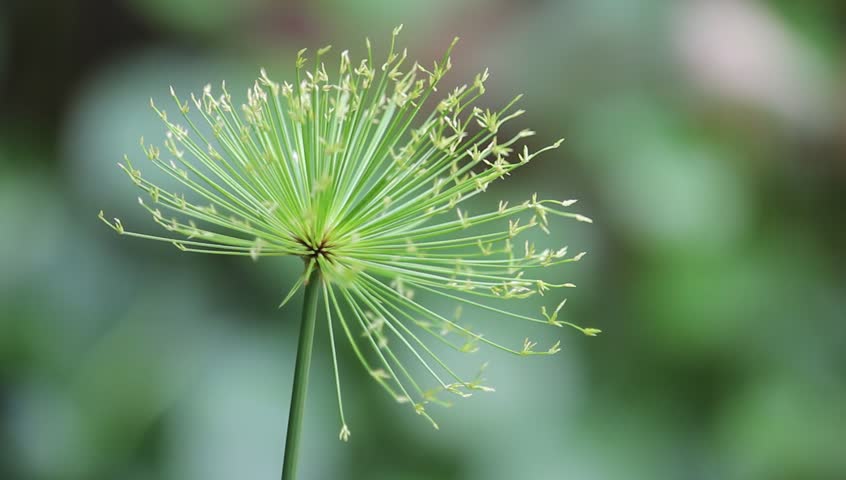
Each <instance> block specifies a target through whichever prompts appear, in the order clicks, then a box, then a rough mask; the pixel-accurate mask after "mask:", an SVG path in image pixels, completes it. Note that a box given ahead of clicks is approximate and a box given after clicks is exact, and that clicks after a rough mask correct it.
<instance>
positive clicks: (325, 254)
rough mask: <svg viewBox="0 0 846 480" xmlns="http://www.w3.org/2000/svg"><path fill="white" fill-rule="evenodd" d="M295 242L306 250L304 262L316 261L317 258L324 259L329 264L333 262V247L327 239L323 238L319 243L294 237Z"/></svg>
mask: <svg viewBox="0 0 846 480" xmlns="http://www.w3.org/2000/svg"><path fill="white" fill-rule="evenodd" d="M295 241H296V242H297V243H299V244H300V245H302V246H303V247H305V249H306V254H305V255H303V259H304V260H317V259H318V258H322V259H326V260H328V261H330V262H331V261H333V260H334V256H335V255H334V253H333V247H334V245H333V244H332V242H331V240H330V239H329V238H328V237H325V236H324V237H322V238H321V239H320V240H319V241H315V240H307V239H302V238H299V237H296V238H295Z"/></svg>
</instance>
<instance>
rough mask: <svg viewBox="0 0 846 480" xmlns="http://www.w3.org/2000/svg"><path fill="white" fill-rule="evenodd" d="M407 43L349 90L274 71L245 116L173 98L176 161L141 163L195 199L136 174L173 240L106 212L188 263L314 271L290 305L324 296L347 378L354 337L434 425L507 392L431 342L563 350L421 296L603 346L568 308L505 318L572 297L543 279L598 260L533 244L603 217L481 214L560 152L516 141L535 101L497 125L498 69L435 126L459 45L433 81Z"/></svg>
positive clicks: (548, 208) (547, 203)
mask: <svg viewBox="0 0 846 480" xmlns="http://www.w3.org/2000/svg"><path fill="white" fill-rule="evenodd" d="M399 30H400V28H397V29H395V30H394V34H393V37H392V41H391V48H390V51H389V54H388V57H387V59H386V60H385V61H384V62H382V63H374V60H373V55H372V51H371V48H370V42H369V41H368V42H367V52H368V55H367V58H366V59H364V60H361V61H360V62H358V63H353V61H352V60H351V59H350V56H349V54H348V52H347V51H343V52H341V54H340V66H339V67H338V71H337V75H336V76H335V81H334V82H333V81H332V80H330V75H329V73H328V72H327V69H326V65H325V63H324V59H325V58H326V57H327V55H328V53H329V50H330V49H329V47H326V48H323V49H320V50H318V51H317V53H316V56H315V59H314V61H313V64H312V66H310V67H308V60H307V59H306V57H305V55H304V53H305V51H304V50H303V51H300V52H299V54H298V55H297V60H296V65H297V78H296V81H295V82H294V83H287V82H283V83H277V82H275V81H273V80H271V79H270V78H268V76H267V74H266V73H265V72H264V70H262V71H261V75H260V77H259V79H258V80H257V81H256V82H255V84H254V85H253V87H252V88H250V89H249V90H248V91H247V102H246V103H245V104H243V105H241V106H240V107H237V106H236V105H235V104H233V102H232V99H231V97H230V94H229V93H228V92H227V90H226V88H225V84H224V86H223V88H222V92H221V93H217V94H215V93H213V91H212V88H211V86H206V87H205V88H204V89H203V91H202V93H200V94H199V95H194V94H192V95H191V96H190V100H183V99H181V98H179V97H178V96H177V94H176V92H174V91H173V89H171V95H172V97H173V100H174V102H175V106H176V111H177V115H169V114H168V113H167V112H166V111H165V110H164V109H160V108H159V107H157V106H156V105H155V104H152V101H151V104H152V107H153V109H154V110H155V112H156V113H157V114H158V115H159V116H160V117H161V119H162V121H163V122H164V124H165V126H166V127H167V133H166V139H165V141H164V143H163V148H160V147H158V146H154V145H148V144H146V143H144V141H143V139H142V142H141V145H142V149H143V151H144V153H145V155H146V157H147V158H148V160H149V163H150V164H151V165H153V166H155V167H156V168H158V169H160V170H162V171H163V172H164V173H166V174H167V175H168V176H170V177H171V178H172V179H173V181H174V182H175V183H176V184H177V185H178V186H179V189H178V190H174V191H171V190H166V189H165V188H163V187H160V186H158V185H156V184H153V183H152V182H150V181H149V180H147V178H146V177H145V176H144V175H142V172H141V167H139V166H138V165H137V164H133V163H131V162H130V160H129V158H128V157H127V158H125V162H124V163H121V164H119V165H120V168H122V169H123V170H124V171H125V172H126V173H127V175H128V176H129V178H130V179H131V180H132V181H133V182H134V183H135V184H136V185H137V186H138V187H139V188H140V189H141V190H143V191H144V192H146V194H145V195H144V196H142V197H139V199H138V201H139V203H140V204H141V206H142V207H143V208H145V209H147V210H148V211H149V212H150V214H151V215H152V218H153V220H155V222H156V223H158V224H159V225H161V226H162V227H163V228H164V229H165V230H167V231H169V232H171V233H172V234H173V237H164V236H153V235H147V234H141V233H134V232H130V231H128V230H126V229H125V227H124V225H123V224H122V223H121V221H120V220H118V219H114V220H113V221H109V220H107V219H106V218H105V216H104V214H103V212H100V218H101V219H102V220H103V221H104V222H105V223H107V224H108V225H109V226H110V227H112V228H113V229H114V230H116V231H117V232H118V233H120V234H122V235H129V236H135V237H140V238H146V239H151V240H159V241H166V242H170V243H172V244H173V245H175V246H176V247H177V248H179V249H180V250H182V251H187V252H203V253H211V254H221V255H241V256H248V257H251V258H253V259H258V258H259V257H264V256H279V255H293V256H298V257H300V258H302V259H303V260H304V261H305V264H306V269H305V273H304V274H303V276H302V277H300V279H299V280H298V281H297V283H296V284H295V286H294V288H293V289H292V290H291V291H290V292H289V293H288V295H287V296H286V297H285V299H284V300H283V304H284V303H285V302H287V301H288V300H289V299H290V298H292V296H293V295H294V294H295V293H296V292H297V290H298V289H299V288H301V287H302V286H303V285H304V284H305V283H306V282H308V281H309V280H310V279H312V281H314V280H313V279H317V280H316V281H319V282H321V290H322V299H323V300H322V307H323V308H324V312H323V313H324V316H325V319H326V321H327V323H328V332H329V338H330V342H331V346H332V353H333V360H334V364H335V378H336V381H338V362H337V357H336V356H335V342H336V339H337V338H345V339H346V340H347V341H348V342H349V344H350V345H351V347H352V350H353V351H354V353H355V355H356V357H357V358H358V360H359V361H360V362H361V364H362V365H363V366H364V368H365V369H367V371H368V372H369V373H370V375H371V376H372V378H373V379H374V380H375V381H376V382H378V384H379V385H381V386H382V388H384V390H385V391H387V392H388V393H389V394H390V395H391V396H392V397H393V398H395V399H396V400H397V401H399V402H401V403H408V404H409V405H410V406H411V407H412V408H413V409H414V410H415V411H416V412H417V413H418V414H421V415H424V416H426V418H429V419H430V420H431V418H430V417H429V416H428V414H427V412H426V409H425V407H426V405H427V404H429V403H433V402H438V403H444V401H443V400H441V399H440V397H439V394H441V393H446V394H449V395H455V396H459V397H466V396H469V395H470V394H471V393H472V392H474V391H491V390H492V388H490V387H488V386H485V385H484V384H483V379H482V378H481V376H479V377H477V378H471V379H467V378H463V377H461V376H460V375H458V374H456V373H455V372H454V371H453V370H452V369H451V368H450V367H449V366H448V365H447V364H446V363H445V362H444V361H442V360H441V358H440V357H439V356H438V355H437V353H436V352H435V350H434V349H433V347H431V346H429V344H428V343H427V342H426V341H425V340H427V339H430V338H434V339H436V340H437V341H439V342H440V343H442V344H444V345H446V346H448V347H451V348H453V349H455V350H457V351H461V352H473V351H476V350H478V348H479V347H480V346H489V347H494V348H497V349H500V350H503V351H505V352H508V353H511V354H514V355H519V356H528V355H550V354H553V353H555V352H557V351H559V350H560V348H559V345H560V343H556V344H554V345H552V346H550V347H548V348H538V346H537V344H536V343H535V342H533V341H531V340H530V339H528V338H527V339H525V340H524V341H522V344H519V343H517V342H515V344H512V345H511V346H509V345H508V343H507V342H499V341H495V340H492V339H490V338H488V337H486V336H484V335H482V334H481V333H480V332H478V331H476V330H475V329H473V328H471V327H470V326H468V325H467V324H465V323H464V322H462V321H461V320H460V319H459V318H458V317H459V315H458V313H459V312H457V313H456V315H445V314H442V313H439V312H437V311H436V309H434V308H431V307H429V306H427V305H426V302H425V301H421V300H420V299H419V297H415V292H421V293H425V294H427V295H440V296H443V297H446V298H448V299H449V300H450V301H454V302H456V304H457V305H458V306H459V307H461V306H463V305H467V306H470V307H474V308H478V309H483V310H486V311H488V312H491V313H493V314H495V315H499V316H502V317H510V318H513V319H517V320H520V321H525V322H534V323H540V324H548V325H552V326H558V327H561V326H564V325H567V326H571V327H574V328H576V329H578V330H580V331H581V332H582V333H584V334H585V335H589V336H593V335H596V334H597V333H598V332H599V330H597V329H593V328H582V327H579V326H577V325H574V324H572V323H569V322H565V321H562V320H559V319H558V315H559V312H560V310H561V308H562V307H563V306H564V302H561V303H560V304H559V305H558V306H557V307H556V308H555V309H554V310H553V311H552V313H549V312H548V311H547V309H546V307H544V308H543V309H542V311H541V312H539V315H537V316H531V315H524V314H521V313H514V312H513V311H512V310H511V309H510V308H509V306H507V305H504V304H506V303H508V302H511V301H517V300H519V299H525V298H528V297H531V296H534V295H546V294H548V293H549V291H550V290H552V289H557V288H566V287H573V286H574V285H573V284H571V283H567V282H564V283H550V282H548V281H545V280H542V279H540V278H539V275H538V274H539V272H540V270H542V269H544V268H546V267H550V266H554V265H560V264H563V263H567V262H575V261H578V260H579V259H581V257H582V256H583V255H584V254H583V253H580V254H578V255H574V256H570V255H569V254H568V252H567V248H566V247H564V248H551V249H549V248H545V249H540V248H537V247H535V245H534V244H533V243H531V242H529V241H528V240H525V241H521V240H522V239H518V237H519V236H520V235H521V234H522V233H523V232H525V231H527V230H531V229H539V230H542V231H544V232H546V233H549V229H548V225H549V221H550V219H551V218H552V217H565V218H571V219H575V220H578V221H582V222H590V219H589V218H587V217H584V216H582V215H579V214H576V213H571V212H569V211H567V210H565V209H566V208H568V207H570V206H572V205H573V203H574V201H573V200H565V201H558V200H542V199H539V198H538V197H537V195H533V196H531V198H529V199H528V200H527V201H524V202H522V203H518V204H514V205H510V204H509V203H508V202H500V203H499V205H498V206H497V208H495V209H492V210H491V211H488V212H483V213H471V212H470V211H469V210H468V209H467V208H466V207H465V205H466V203H465V202H466V201H467V200H468V199H470V198H472V197H474V196H476V195H478V194H480V193H483V192H485V190H486V189H487V187H488V185H489V184H491V183H492V182H494V181H496V180H499V179H502V178H504V177H507V176H508V175H510V174H511V172H512V171H513V170H514V169H516V168H519V167H520V166H522V165H526V164H527V163H529V162H530V161H532V159H534V158H535V157H536V156H538V155H539V154H541V153H543V152H546V151H548V150H551V149H554V148H557V147H558V146H559V145H560V143H561V142H560V141H559V142H556V143H555V144H553V145H551V146H548V147H546V148H542V149H540V150H538V151H534V152H531V151H529V149H528V147H526V146H521V147H518V143H519V142H520V141H521V140H522V139H524V138H526V137H529V136H531V135H533V134H534V132H532V131H531V130H522V131H520V132H519V133H517V134H516V135H514V136H510V137H505V138H503V137H501V136H499V134H500V133H501V132H502V131H503V129H502V126H503V124H505V123H506V122H508V121H510V120H513V119H514V118H516V117H518V116H520V115H521V114H522V113H523V111H522V110H515V109H514V105H515V103H516V102H517V100H518V99H519V97H517V98H515V99H514V100H513V101H511V102H510V103H508V104H507V105H505V106H504V107H502V108H500V109H495V110H490V109H481V108H478V107H475V106H473V105H474V103H475V102H476V100H478V98H479V97H480V96H482V94H484V92H485V81H486V80H487V78H488V72H487V70H486V71H484V72H482V73H480V74H479V75H477V76H476V77H475V79H474V81H473V82H472V84H469V85H463V86H461V87H458V88H456V89H454V90H453V91H451V92H449V93H447V94H446V95H445V97H443V98H442V99H441V100H440V101H439V102H437V103H435V104H434V105H435V107H434V108H430V109H429V110H431V111H430V112H428V113H424V111H426V110H427V109H426V107H424V106H426V105H429V103H428V102H429V101H430V100H431V97H432V96H433V94H435V93H437V92H438V86H439V84H440V83H441V80H442V78H443V77H444V75H445V74H446V73H447V72H448V71H449V70H450V68H451V62H450V51H451V50H452V46H454V45H455V42H453V43H452V45H451V46H450V48H449V49H448V50H447V52H446V53H445V54H444V56H443V57H442V58H441V59H440V61H437V62H435V63H434V65H432V66H431V67H428V68H427V67H425V66H423V65H421V64H418V63H413V64H410V65H408V61H407V53H406V51H405V50H402V51H399V50H398V49H397V47H396V44H395V40H396V37H397V35H398V33H399ZM456 40H457V39H456ZM177 117H179V118H177ZM515 152H516V154H515ZM459 310H460V309H459ZM339 327H340V328H339ZM518 342H519V341H518ZM401 356H407V357H410V358H411V359H413V361H414V362H416V363H417V364H419V366H420V367H421V370H422V371H424V372H426V374H427V375H429V376H430V377H431V379H432V380H433V382H434V384H435V385H436V388H435V389H430V390H426V389H423V388H422V387H421V385H420V383H418V380H417V379H416V378H415V376H414V375H412V373H411V371H410V370H409V369H408V368H406V366H405V365H404V363H402V361H401V359H400V357H401ZM340 399H341V390H340V384H339V382H338V400H339V407H340V416H341V423H342V428H341V433H340V437H341V438H342V439H343V440H346V439H347V438H348V437H349V435H350V430H349V428H348V426H347V424H346V421H345V420H344V416H343V407H342V406H341V403H340ZM432 423H433V424H434V422H432Z"/></svg>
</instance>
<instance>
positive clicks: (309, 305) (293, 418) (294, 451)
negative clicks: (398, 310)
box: [282, 268, 320, 480]
mask: <svg viewBox="0 0 846 480" xmlns="http://www.w3.org/2000/svg"><path fill="white" fill-rule="evenodd" d="M319 284H320V273H319V271H318V269H317V268H315V269H314V270H312V271H311V273H310V274H309V277H308V279H307V280H306V284H305V297H304V298H303V317H302V325H300V341H299V344H298V345H297V364H296V366H295V367H294V387H293V392H292V394H291V411H290V413H289V414H288V436H287V437H286V439H285V459H284V461H283V462H284V463H283V464H282V480H295V479H296V477H297V459H298V457H299V455H298V451H299V446H300V430H301V427H302V424H303V412H304V410H305V401H306V393H307V390H308V370H309V367H310V366H311V348H312V345H313V343H314V325H315V323H316V322H315V319H316V317H317V297H318V292H319V290H320V285H319Z"/></svg>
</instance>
